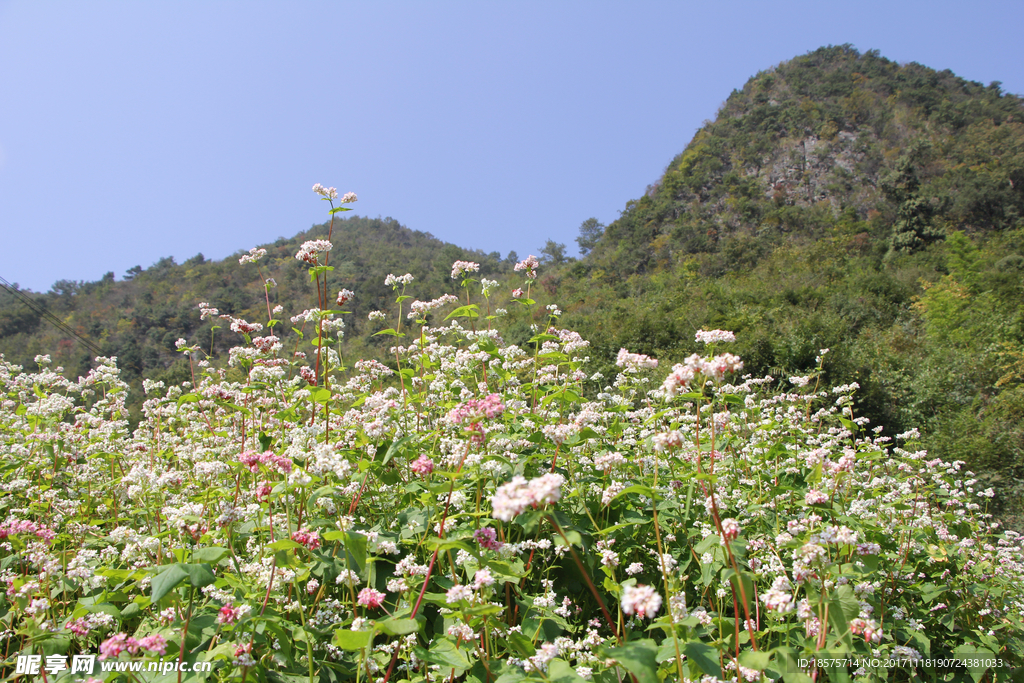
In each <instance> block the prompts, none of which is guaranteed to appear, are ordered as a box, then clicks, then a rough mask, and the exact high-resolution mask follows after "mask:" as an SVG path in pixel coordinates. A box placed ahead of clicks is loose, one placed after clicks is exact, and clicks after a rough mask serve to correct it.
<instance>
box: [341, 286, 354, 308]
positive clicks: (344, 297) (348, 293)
mask: <svg viewBox="0 0 1024 683" xmlns="http://www.w3.org/2000/svg"><path fill="white" fill-rule="evenodd" d="M355 295H356V294H355V292H353V291H352V290H350V289H343V290H341V291H340V292H338V305H339V306H344V305H345V304H347V303H348V302H349V301H352V299H353V298H355Z"/></svg>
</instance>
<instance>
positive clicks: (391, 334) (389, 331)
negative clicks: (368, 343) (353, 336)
mask: <svg viewBox="0 0 1024 683" xmlns="http://www.w3.org/2000/svg"><path fill="white" fill-rule="evenodd" d="M379 334H386V335H388V336H389V337H404V336H405V332H398V331H396V330H395V329H394V328H392V327H389V328H388V329H386V330H381V331H380V332H374V333H373V334H371V335H370V336H371V337H376V336H377V335H379Z"/></svg>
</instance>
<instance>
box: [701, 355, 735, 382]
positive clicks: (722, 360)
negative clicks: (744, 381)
mask: <svg viewBox="0 0 1024 683" xmlns="http://www.w3.org/2000/svg"><path fill="white" fill-rule="evenodd" d="M742 369H743V361H742V360H740V357H739V356H736V355H733V354H731V353H723V354H722V355H720V356H715V357H714V358H712V359H711V360H708V361H705V363H704V368H703V370H704V374H705V375H707V376H708V377H711V378H712V379H714V380H715V381H720V380H721V379H722V378H723V377H724V376H725V375H726V373H729V372H739V371H740V370H742Z"/></svg>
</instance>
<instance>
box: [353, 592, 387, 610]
mask: <svg viewBox="0 0 1024 683" xmlns="http://www.w3.org/2000/svg"><path fill="white" fill-rule="evenodd" d="M359 604H360V605H363V606H364V607H368V608H370V609H376V608H378V607H380V606H381V605H383V604H384V594H383V593H381V592H380V591H379V590H376V589H373V588H364V589H363V590H361V591H359Z"/></svg>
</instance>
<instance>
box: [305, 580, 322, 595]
mask: <svg viewBox="0 0 1024 683" xmlns="http://www.w3.org/2000/svg"><path fill="white" fill-rule="evenodd" d="M319 587H320V582H319V581H317V580H316V579H310V580H309V581H307V582H306V592H307V593H309V594H310V595H313V593H316V590H317V588H319Z"/></svg>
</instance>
